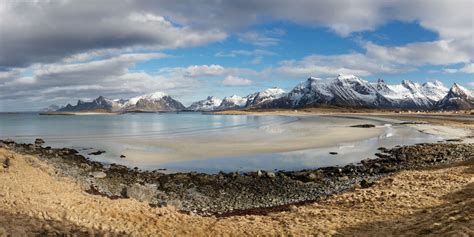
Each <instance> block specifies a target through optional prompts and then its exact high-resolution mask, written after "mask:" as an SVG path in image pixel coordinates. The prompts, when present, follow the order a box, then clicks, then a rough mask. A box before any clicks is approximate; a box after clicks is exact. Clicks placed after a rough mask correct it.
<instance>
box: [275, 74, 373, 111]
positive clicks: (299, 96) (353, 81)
mask: <svg viewBox="0 0 474 237" xmlns="http://www.w3.org/2000/svg"><path fill="white" fill-rule="evenodd" d="M376 99H377V90H376V89H375V88H374V86H373V85H372V84H370V83H369V82H367V81H364V80H362V79H360V78H358V77H356V76H352V75H350V76H345V75H339V76H338V77H337V78H334V79H326V80H323V79H320V78H314V77H310V78H308V80H306V81H305V82H302V83H300V84H298V85H297V86H296V87H295V88H293V90H291V91H290V92H289V93H288V94H287V95H286V96H283V97H281V98H280V99H277V100H275V101H274V102H272V106H276V107H287V108H288V107H290V108H298V107H304V106H315V105H337V106H370V105H373V104H376Z"/></svg>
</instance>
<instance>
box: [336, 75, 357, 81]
mask: <svg viewBox="0 0 474 237" xmlns="http://www.w3.org/2000/svg"><path fill="white" fill-rule="evenodd" d="M337 79H339V80H353V79H359V77H357V76H355V75H351V74H339V75H337Z"/></svg>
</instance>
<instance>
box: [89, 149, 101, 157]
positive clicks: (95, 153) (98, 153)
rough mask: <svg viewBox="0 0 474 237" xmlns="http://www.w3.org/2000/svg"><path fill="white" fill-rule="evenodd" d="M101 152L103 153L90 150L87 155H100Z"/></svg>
mask: <svg viewBox="0 0 474 237" xmlns="http://www.w3.org/2000/svg"><path fill="white" fill-rule="evenodd" d="M103 153H105V151H101V150H98V151H94V152H91V153H89V154H88V155H94V156H98V155H101V154H103Z"/></svg>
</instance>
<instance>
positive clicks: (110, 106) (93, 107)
mask: <svg viewBox="0 0 474 237" xmlns="http://www.w3.org/2000/svg"><path fill="white" fill-rule="evenodd" d="M122 102H123V101H122V100H111V99H107V98H105V97H103V96H99V97H98V98H97V99H95V100H93V101H90V102H86V101H82V100H78V101H77V104H76V105H74V106H73V105H71V104H68V105H66V107H63V108H61V109H58V110H57V111H58V112H78V111H107V112H115V111H119V110H121V109H122V108H123V106H124V105H123V103H122Z"/></svg>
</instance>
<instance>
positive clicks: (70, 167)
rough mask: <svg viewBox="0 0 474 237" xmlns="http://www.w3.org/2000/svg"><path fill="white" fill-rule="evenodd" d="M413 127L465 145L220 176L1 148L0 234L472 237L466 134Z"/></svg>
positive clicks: (66, 152)
mask: <svg viewBox="0 0 474 237" xmlns="http://www.w3.org/2000/svg"><path fill="white" fill-rule="evenodd" d="M410 123H412V124H407V126H413V127H415V128H416V129H418V130H423V131H424V132H427V133H438V134H440V133H444V134H449V135H450V136H452V137H457V138H459V137H460V136H462V137H463V138H462V140H458V139H448V140H452V141H447V142H444V143H440V144H418V145H412V146H403V147H394V148H380V152H379V153H378V154H376V155H375V157H377V158H375V159H370V160H363V162H362V163H361V164H360V165H347V166H344V167H325V168H320V169H312V170H301V171H294V172H285V171H280V172H266V171H259V172H249V173H243V174H242V173H235V172H233V173H219V174H216V175H206V174H200V173H195V172H191V173H177V174H162V173H159V172H156V171H140V170H138V169H129V168H127V167H124V166H120V165H111V166H110V167H108V166H104V165H103V164H101V163H99V162H94V161H90V160H88V159H86V158H85V157H82V156H80V155H78V154H77V151H75V150H73V149H67V148H64V149H52V148H48V147H42V146H41V145H35V144H16V143H14V142H13V141H2V142H0V147H3V148H0V176H2V177H3V178H0V187H2V189H1V190H0V196H1V197H3V198H4V200H5V201H4V202H3V203H0V210H2V211H0V234H1V233H2V231H3V233H102V234H104V233H115V234H132V235H144V233H149V234H156V233H162V234H165V235H176V234H177V233H179V234H180V235H195V234H196V233H200V234H203V235H209V234H211V233H212V234H218V235H219V234H236V233H240V234H244V235H268V234H270V235H275V234H280V235H281V234H286V235H288V234H296V235H308V234H314V233H322V234H324V235H334V234H339V235H356V236H361V235H363V234H366V233H369V232H370V233H372V234H373V235H380V234H382V233H383V234H388V233H391V234H393V235H400V234H410V235H420V234H438V235H439V234H446V233H458V234H460V233H461V234H462V233H464V234H466V233H467V234H468V235H469V233H471V234H472V233H474V230H473V229H472V227H471V226H472V220H474V216H473V215H472V213H474V210H473V207H474V205H472V204H473V197H474V196H473V194H474V189H473V187H474V186H473V184H474V183H473V182H474V180H473V177H474V176H473V173H474V172H473V167H474V143H472V129H470V128H469V126H468V127H467V128H466V127H463V126H457V128H452V127H446V126H445V125H433V124H424V123H419V121H418V120H416V121H415V122H410ZM441 128H443V129H444V130H443V129H441ZM460 131H465V132H466V133H464V134H460ZM450 136H447V138H449V137H450ZM7 160H8V161H7ZM30 173H31V175H33V176H34V177H30ZM33 180H34V181H33ZM11 182H13V183H11ZM15 182H16V183H15ZM29 183H31V185H34V186H31V185H30V184H29ZM10 185H12V186H10ZM53 187H54V188H53ZM229 187H232V188H229ZM2 190H3V191H2ZM18 192H19V193H18ZM48 193H50V194H48ZM68 193H71V194H68ZM427 193H430V194H427ZM243 194H244V195H243ZM65 195H67V196H65ZM295 195H296V197H297V198H296V199H295V198H294V197H295ZM298 195H300V196H298ZM311 195H313V196H311ZM56 196H58V197H56ZM298 197H299V198H303V199H299V198H298ZM311 197H312V198H311ZM41 198H47V199H46V201H43V202H45V204H43V203H42V202H41V201H38V202H36V201H35V200H39V199H41ZM58 198H61V199H60V200H59V199H58ZM154 198H155V199H154ZM57 199H58V200H57ZM305 199H306V200H305ZM84 200H85V201H84ZM202 200H204V201H202ZM284 200H287V201H288V202H287V203H285V202H284ZM239 201H240V203H239ZM282 201H283V203H282V205H279V203H281V202H282ZM56 202H58V203H69V204H61V206H57V204H56ZM79 202H80V203H82V204H78V203H79ZM35 203H42V204H41V205H39V206H35V205H36V204H35ZM86 203H87V204H86ZM258 203H260V204H258ZM84 204H86V205H87V206H84ZM98 204H100V207H99V206H96V205H98ZM255 204H258V205H255ZM261 204H264V205H261ZM5 205H6V206H5ZM64 205H67V206H64ZM78 205H79V206H78ZM220 205H221V206H220ZM239 205H240V207H242V206H244V207H246V208H243V209H239V208H234V207H239ZM94 206H95V208H93V209H91V208H92V207H94ZM229 207H232V209H230V208H229ZM64 210H67V213H69V214H65V215H63V214H61V213H63V212H64ZM78 210H82V211H78ZM127 210H128V211H127ZM216 210H220V211H216ZM85 213H91V214H85ZM94 213H95V214H94ZM132 213H137V214H136V215H134V214H132ZM453 213H454V214H453ZM2 215H3V216H4V218H2ZM71 215H72V216H71ZM91 215H94V217H91ZM117 215H118V216H117ZM138 216H140V217H138ZM446 216H448V217H449V218H448V217H446ZM31 218H35V219H34V220H31ZM91 218H92V219H91ZM110 220H113V221H112V222H111V221H110ZM148 220H153V221H151V222H150V221H148ZM369 220H370V221H369ZM17 223H18V224H17ZM147 223H148V224H147ZM151 223H153V224H151ZM190 223H194V224H190ZM322 223H324V224H322ZM414 223H415V224H414ZM196 225H199V226H203V227H202V228H197V227H196ZM66 226H67V227H66ZM374 226H378V227H379V228H375V229H374V228H373V227H374ZM406 226H412V228H411V229H405V228H402V227H406ZM446 226H447V227H446ZM243 227H244V228H243ZM448 227H449V228H448ZM2 228H3V229H2ZM22 231H26V232H22ZM35 231H36V232H35ZM38 231H40V232H38Z"/></svg>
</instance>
